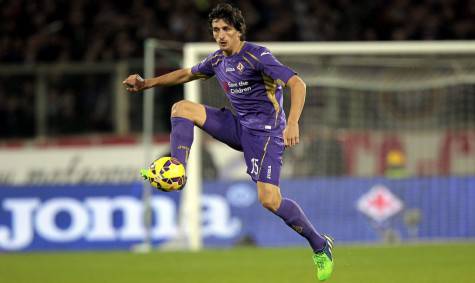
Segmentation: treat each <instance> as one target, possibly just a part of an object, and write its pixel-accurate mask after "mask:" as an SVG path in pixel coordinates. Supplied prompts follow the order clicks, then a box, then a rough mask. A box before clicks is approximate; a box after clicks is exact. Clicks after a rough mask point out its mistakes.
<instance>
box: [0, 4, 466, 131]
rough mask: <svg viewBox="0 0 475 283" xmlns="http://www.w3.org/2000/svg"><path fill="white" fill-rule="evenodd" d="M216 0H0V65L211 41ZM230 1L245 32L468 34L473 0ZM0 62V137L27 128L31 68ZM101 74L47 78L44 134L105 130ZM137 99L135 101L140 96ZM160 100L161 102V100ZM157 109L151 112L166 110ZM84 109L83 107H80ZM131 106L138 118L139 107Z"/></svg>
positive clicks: (286, 35) (300, 37)
mask: <svg viewBox="0 0 475 283" xmlns="http://www.w3.org/2000/svg"><path fill="white" fill-rule="evenodd" d="M218 2H222V1H215V0H194V1H193V0H134V1H115V0H101V1H92V0H71V1H63V0H0V15H1V17H0V68H2V67H1V66H2V65H4V64H21V65H24V66H29V65H32V64H37V63H58V62H116V61H118V60H129V59H133V58H136V59H137V58H138V59H141V58H143V42H144V40H145V39H146V38H150V37H154V38H159V39H162V40H167V41H172V42H178V43H182V42H200V41H210V40H212V39H211V35H210V33H209V27H208V23H207V15H208V13H209V11H210V9H211V8H212V7H214V6H215V5H216V4H217V3H218ZM228 2H231V3H233V4H234V5H235V6H237V7H239V8H241V10H242V11H243V13H244V17H245V19H246V24H247V30H248V32H247V40H250V41H353V40H362V41H365V40H432V39H436V40H443V39H474V38H475V0H464V1H462V0H460V1H457V0H422V1H417V2H414V1H410V0H388V1H374V0H361V1H350V0H333V1H329V0H327V1H311V0H295V1H283V0H241V1H228ZM3 70H4V71H3V72H1V75H0V120H1V121H2V122H1V124H2V126H1V127H0V138H12V137H13V138H15V137H33V136H34V134H35V121H34V119H35V115H34V113H33V112H34V111H32V109H33V106H34V105H35V89H34V81H35V79H36V77H35V76H34V75H35V74H34V73H31V74H28V75H9V74H8V67H3ZM5 70H7V72H5ZM0 71H1V70H0ZM107 80H109V81H110V78H103V77H99V76H93V75H89V76H86V75H82V76H77V77H75V78H72V77H66V76H65V77H60V78H47V81H48V83H49V85H48V86H47V87H48V91H47V96H48V97H47V101H48V114H47V115H48V117H47V121H48V135H61V134H74V133H87V132H91V131H92V132H112V131H113V126H112V124H113V122H112V121H111V119H113V114H112V111H113V110H112V107H111V105H110V104H111V103H110V102H111V97H110V96H111V91H110V89H109V90H108V89H107V87H110V85H111V84H110V83H109V82H107V83H105V82H106V81H107ZM105 84H106V85H107V87H105V86H104V85H105ZM174 91H176V92H178V94H180V93H181V91H180V90H177V89H175V90H174ZM177 99H178V98H177ZM174 100H176V99H174ZM170 103H173V101H169V102H168V104H170ZM135 104H137V105H139V106H138V107H140V105H141V102H140V101H137V102H136V103H135ZM168 104H166V103H161V104H159V107H160V106H161V107H164V108H163V109H165V108H166V109H168V107H169V105H168ZM163 109H162V110H159V111H162V113H164V112H166V111H168V110H166V109H165V110H163ZM84 111H87V112H88V113H89V115H86V116H80V115H81V114H80V113H84ZM131 115H136V116H137V117H139V118H140V113H137V111H135V112H134V113H132V114H131ZM163 116H164V117H166V116H167V115H166V113H165V114H163ZM139 118H137V121H139V122H140V119H139ZM163 123H164V124H168V121H164V122H163ZM138 129H140V125H139V126H138ZM162 129H163V126H162ZM165 129H166V128H165Z"/></svg>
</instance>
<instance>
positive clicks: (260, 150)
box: [241, 131, 285, 187]
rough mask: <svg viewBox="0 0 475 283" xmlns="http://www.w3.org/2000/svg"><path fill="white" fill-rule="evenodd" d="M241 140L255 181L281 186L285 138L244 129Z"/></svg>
mask: <svg viewBox="0 0 475 283" xmlns="http://www.w3.org/2000/svg"><path fill="white" fill-rule="evenodd" d="M241 142H242V145H243V151H244V159H245V161H246V165H247V173H248V174H249V175H250V176H251V178H252V180H253V181H254V182H263V183H269V184H273V185H275V186H277V187H278V186H279V182H280V171H281V168H282V155H283V154H284V148H285V147H284V140H283V139H282V138H281V137H271V136H257V135H253V134H251V133H248V132H247V131H243V133H242V138H241Z"/></svg>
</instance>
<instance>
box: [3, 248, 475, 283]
mask: <svg viewBox="0 0 475 283" xmlns="http://www.w3.org/2000/svg"><path fill="white" fill-rule="evenodd" d="M335 260H336V266H335V270H334V275H333V277H332V278H331V279H330V280H328V281H327V282H334V283H337V282H351V283H353V282H370V283H371V282H384V283H390V282H395V283H396V282H398V283H399V282H415V283H416V282H417V283H424V282H427V283H437V282H451V283H454V282H475V267H474V265H475V243H452V244H420V245H395V246H337V247H336V249H335ZM313 270H314V266H313V263H312V260H311V253H310V251H309V250H308V249H305V248H266V249H264V248H235V249H216V250H205V251H203V252H197V253H190V252H161V251H154V252H151V253H148V254H135V253H128V252H71V253H30V254H0V282H3V283H10V282H11V283H22V282H25V283H32V282H45V283H46V282H48V283H54V282H58V283H59V282H61V283H72V282H81V283H82V282H84V283H95V282H97V283H99V282H100V283H107V282H111V283H122V282H130V283H136V282H137V283H141V282H156V283H169V282H170V283H172V282H173V283H175V282H177V283H188V282H190V283H191V282H192V283H201V282H202V283H233V282H236V283H253V282H256V283H257V282H259V283H262V282H269V283H279V282H289V283H305V282H317V280H316V279H315V276H314V271H313Z"/></svg>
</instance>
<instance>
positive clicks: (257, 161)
mask: <svg viewBox="0 0 475 283" xmlns="http://www.w3.org/2000/svg"><path fill="white" fill-rule="evenodd" d="M242 143H243V148H244V158H245V159H246V163H247V166H248V171H247V172H248V174H249V175H250V176H251V178H252V179H253V180H254V181H256V183H257V191H258V198H259V201H260V203H261V204H262V205H263V206H264V207H265V208H266V209H268V210H270V211H271V212H273V213H274V214H275V215H277V216H279V217H280V218H281V219H282V220H283V221H284V222H285V223H286V224H287V225H288V226H289V227H290V228H292V229H293V230H294V231H296V232H297V233H299V234H300V235H301V236H302V237H304V238H305V239H307V241H308V242H309V244H310V246H311V248H312V250H313V251H314V256H313V258H314V261H315V264H316V265H317V272H318V273H317V277H318V279H320V280H326V279H327V278H328V277H330V275H331V273H332V270H333V258H332V254H331V249H332V245H333V243H332V240H331V239H330V238H327V237H326V236H324V235H321V234H319V233H318V232H317V231H316V229H315V227H314V226H313V225H312V223H311V222H310V221H309V220H308V218H307V216H306V215H305V213H304V211H303V210H302V208H301V207H300V206H299V204H298V203H297V202H295V201H294V200H292V199H289V198H283V197H282V196H281V193H280V188H279V179H280V170H281V167H282V154H283V151H284V144H283V140H282V139H281V138H279V137H266V136H255V135H252V134H250V133H247V132H246V131H243V135H242Z"/></svg>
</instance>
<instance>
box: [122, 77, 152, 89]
mask: <svg viewBox="0 0 475 283" xmlns="http://www.w3.org/2000/svg"><path fill="white" fill-rule="evenodd" d="M122 84H123V85H124V86H125V89H126V90H127V91H128V92H132V93H135V92H139V91H142V90H144V89H145V88H146V86H145V80H144V79H143V78H142V77H141V76H140V75H138V74H134V75H130V76H129V77H128V78H127V79H125V80H124V81H123V82H122Z"/></svg>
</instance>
